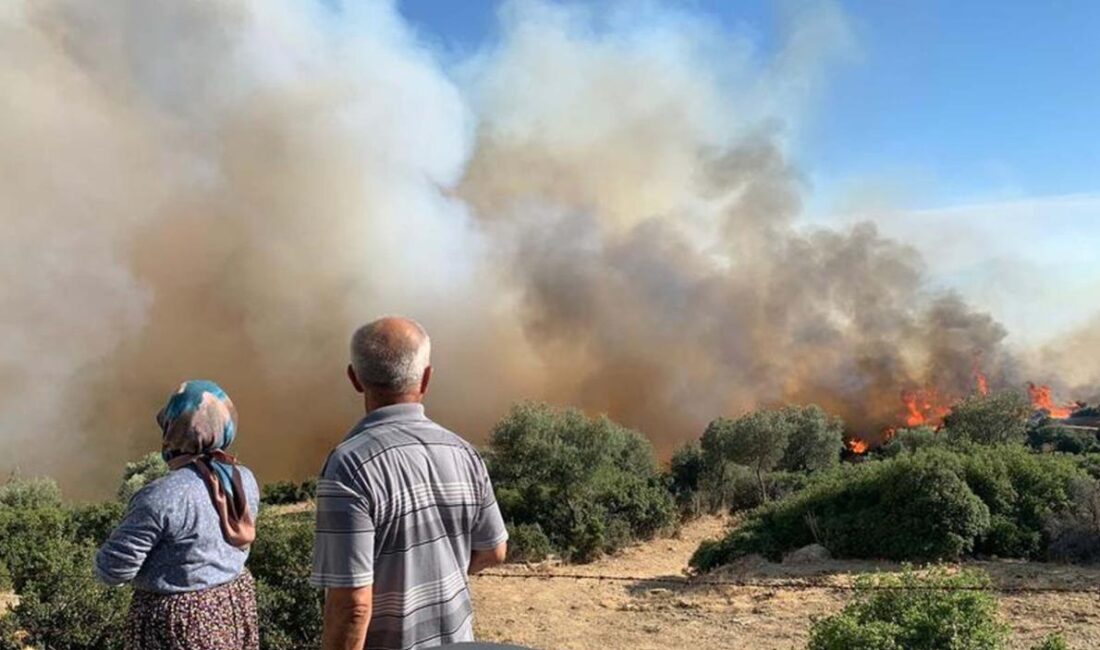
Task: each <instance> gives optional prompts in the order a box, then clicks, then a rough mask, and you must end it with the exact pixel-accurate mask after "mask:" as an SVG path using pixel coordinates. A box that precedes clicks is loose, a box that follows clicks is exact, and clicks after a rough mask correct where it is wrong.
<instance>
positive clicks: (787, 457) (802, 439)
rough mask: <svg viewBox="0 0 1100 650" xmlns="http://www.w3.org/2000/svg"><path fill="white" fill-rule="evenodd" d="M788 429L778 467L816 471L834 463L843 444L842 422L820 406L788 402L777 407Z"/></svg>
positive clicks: (797, 470)
mask: <svg viewBox="0 0 1100 650" xmlns="http://www.w3.org/2000/svg"><path fill="white" fill-rule="evenodd" d="M778 417H779V418H780V419H782V420H786V423H787V425H786V427H785V428H787V429H788V430H789V434H788V439H787V448H786V449H785V450H784V452H783V457H782V458H780V459H779V464H778V468H779V469H781V470H784V471H787V472H816V471H818V470H823V469H829V468H830V467H835V466H836V464H837V463H839V462H840V452H841V450H842V449H843V448H844V422H843V421H842V420H841V419H840V418H836V417H830V416H829V414H828V413H826V412H825V411H824V410H823V409H822V408H821V407H820V406H817V405H816V404H811V405H809V406H788V407H785V408H782V409H780V410H779V411H778Z"/></svg>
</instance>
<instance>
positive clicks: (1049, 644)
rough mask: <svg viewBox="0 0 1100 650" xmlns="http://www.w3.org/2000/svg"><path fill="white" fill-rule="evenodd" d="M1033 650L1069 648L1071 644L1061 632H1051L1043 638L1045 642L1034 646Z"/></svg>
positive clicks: (1065, 649)
mask: <svg viewBox="0 0 1100 650" xmlns="http://www.w3.org/2000/svg"><path fill="white" fill-rule="evenodd" d="M1031 650H1069V644H1068V643H1066V640H1065V639H1064V638H1062V635H1061V634H1051V635H1050V636H1048V637H1047V638H1045V639H1043V642H1042V643H1040V644H1039V645H1037V646H1034V647H1032V649H1031Z"/></svg>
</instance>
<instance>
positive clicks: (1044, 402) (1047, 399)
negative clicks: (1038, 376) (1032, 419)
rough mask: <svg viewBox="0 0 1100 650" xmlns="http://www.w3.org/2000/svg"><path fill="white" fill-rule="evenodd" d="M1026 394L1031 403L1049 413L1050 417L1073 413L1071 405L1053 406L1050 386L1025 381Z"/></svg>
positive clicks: (1064, 416) (1061, 416)
mask: <svg viewBox="0 0 1100 650" xmlns="http://www.w3.org/2000/svg"><path fill="white" fill-rule="evenodd" d="M1027 394H1028V397H1030V398H1031V405H1032V406H1033V407H1035V408H1036V409H1038V410H1043V411H1046V412H1048V413H1050V417H1052V418H1068V417H1069V416H1070V415H1072V414H1073V406H1055V405H1054V399H1053V397H1051V391H1050V386H1046V385H1037V384H1033V383H1031V382H1030V381H1029V382H1028V383H1027Z"/></svg>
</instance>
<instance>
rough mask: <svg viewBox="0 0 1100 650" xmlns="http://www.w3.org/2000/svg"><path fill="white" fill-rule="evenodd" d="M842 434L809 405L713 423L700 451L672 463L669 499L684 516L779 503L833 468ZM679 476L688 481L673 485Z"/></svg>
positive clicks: (693, 450)
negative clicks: (671, 495)
mask: <svg viewBox="0 0 1100 650" xmlns="http://www.w3.org/2000/svg"><path fill="white" fill-rule="evenodd" d="M843 431H844V424H843V422H841V421H840V420H839V419H837V418H832V417H829V416H828V415H827V414H826V413H825V411H823V410H822V409H821V408H820V407H818V406H815V405H810V406H788V407H785V408H781V409H774V410H760V411H753V412H751V413H747V414H745V415H743V416H741V417H740V418H737V419H736V420H730V419H727V418H718V419H716V420H714V421H713V422H711V423H710V425H708V426H707V429H706V431H704V433H703V437H702V439H701V441H700V442H701V444H700V446H698V447H695V446H692V447H686V448H684V449H683V450H681V452H680V453H681V454H683V455H681V456H680V457H674V458H673V463H672V466H671V468H670V473H671V474H672V475H673V477H674V480H673V481H672V486H673V487H672V490H673V493H674V494H675V495H676V497H677V503H678V504H680V506H681V509H685V506H687V509H688V510H689V511H690V513H694V512H698V511H708V512H717V511H719V510H722V509H730V510H733V511H734V512H737V511H741V510H749V509H752V508H755V507H757V506H759V505H760V504H762V503H766V502H768V501H770V500H773V499H778V498H783V497H784V496H786V495H788V494H790V493H792V492H793V491H796V490H797V489H799V488H801V487H802V485H803V484H805V482H806V475H808V474H811V473H814V472H819V471H823V470H827V469H829V468H832V467H835V466H836V465H837V464H838V463H839V461H840V452H841V449H842V448H843V446H844V445H843ZM689 450H690V451H689ZM689 461H690V464H689ZM688 470H690V471H688ZM685 475H690V476H691V477H692V480H691V481H686V480H683V479H682V478H680V479H679V480H677V477H681V476H685Z"/></svg>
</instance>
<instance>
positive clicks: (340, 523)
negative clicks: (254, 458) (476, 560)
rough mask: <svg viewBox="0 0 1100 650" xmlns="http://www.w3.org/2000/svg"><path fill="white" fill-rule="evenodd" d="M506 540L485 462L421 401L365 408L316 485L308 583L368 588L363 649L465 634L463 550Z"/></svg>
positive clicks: (468, 623) (469, 618)
mask: <svg viewBox="0 0 1100 650" xmlns="http://www.w3.org/2000/svg"><path fill="white" fill-rule="evenodd" d="M507 539H508V533H507V531H506V530H505V528H504V521H503V519H502V518H501V515H500V509H499V508H498V507H497V503H496V499H495V498H494V496H493V486H492V483H491V482H490V481H489V473H488V471H486V469H485V463H484V461H482V459H481V456H480V455H479V454H478V453H477V450H476V449H474V447H473V446H472V445H470V444H469V443H468V442H466V441H465V440H463V439H462V438H460V437H458V436H457V435H455V434H454V433H451V432H450V431H448V430H447V429H444V428H443V427H441V426H439V425H438V424H436V423H435V422H432V421H431V420H429V419H428V418H427V417H426V416H425V415H424V407H423V406H422V405H421V404H393V405H391V406H385V407H383V408H380V409H376V410H374V411H371V412H370V413H369V414H368V415H367V417H365V418H364V419H363V420H361V421H360V422H359V424H357V425H356V426H355V428H353V429H352V430H351V432H350V433H349V434H348V436H347V437H346V438H345V439H344V441H343V442H342V443H340V445H339V446H338V447H336V449H335V450H333V452H332V453H331V454H330V455H329V458H328V460H327V461H326V462H325V466H324V469H322V470H321V477H320V479H319V480H318V482H317V533H316V540H315V544H314V551H313V575H312V578H311V581H312V583H313V584H314V585H316V586H319V587H362V586H366V585H373V594H374V611H373V614H372V617H371V621H370V627H369V628H368V630H367V644H366V648H368V649H371V650H375V649H377V650H411V649H414V648H426V647H432V646H438V645H443V644H445V643H457V642H461V641H472V640H473V638H474V634H473V605H472V603H471V602H470V591H469V586H468V584H467V577H466V572H467V570H468V568H469V565H470V552H471V551H474V550H488V549H492V548H495V547H496V546H498V545H499V544H501V543H502V542H504V541H506V540H507Z"/></svg>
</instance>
